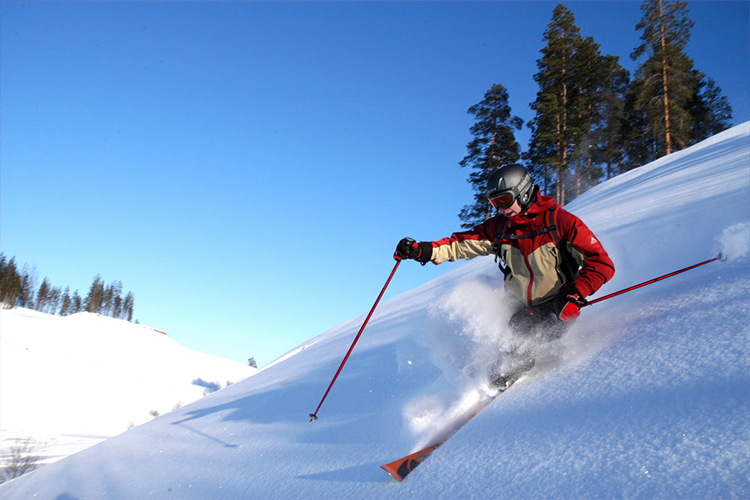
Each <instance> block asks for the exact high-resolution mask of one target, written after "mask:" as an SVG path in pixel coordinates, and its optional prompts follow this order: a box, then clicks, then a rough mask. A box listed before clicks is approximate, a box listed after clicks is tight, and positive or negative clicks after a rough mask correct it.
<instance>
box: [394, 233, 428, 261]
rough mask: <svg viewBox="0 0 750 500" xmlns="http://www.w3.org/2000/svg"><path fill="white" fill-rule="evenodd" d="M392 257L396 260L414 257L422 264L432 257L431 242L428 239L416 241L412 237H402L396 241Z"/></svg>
mask: <svg viewBox="0 0 750 500" xmlns="http://www.w3.org/2000/svg"><path fill="white" fill-rule="evenodd" d="M393 258H394V259H396V260H403V259H414V260H416V261H417V262H421V263H422V264H423V265H424V264H426V263H428V262H429V261H430V259H431V258H432V243H430V242H429V241H423V242H421V243H417V242H416V241H414V239H412V238H403V239H402V240H401V241H399V242H398V245H397V246H396V252H395V253H394V254H393Z"/></svg>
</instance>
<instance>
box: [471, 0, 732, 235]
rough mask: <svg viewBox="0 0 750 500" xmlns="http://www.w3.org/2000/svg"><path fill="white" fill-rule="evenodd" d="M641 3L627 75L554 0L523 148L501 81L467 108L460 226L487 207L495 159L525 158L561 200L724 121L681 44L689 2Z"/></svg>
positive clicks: (481, 216)
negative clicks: (466, 188) (468, 199)
mask: <svg viewBox="0 0 750 500" xmlns="http://www.w3.org/2000/svg"><path fill="white" fill-rule="evenodd" d="M641 11H642V14H643V17H642V18H641V20H640V21H639V22H638V24H637V25H636V26H635V29H636V30H637V31H640V32H641V36H640V40H641V44H640V45H638V46H637V47H635V48H634V49H633V52H632V53H631V54H630V57H631V59H632V60H633V61H640V62H639V65H638V67H637V70H636V72H635V74H634V75H633V76H632V77H631V75H630V74H629V72H628V71H627V70H626V69H625V68H623V66H622V65H621V64H620V61H619V57H617V56H613V55H609V54H602V52H601V47H600V45H599V44H598V43H596V41H595V40H594V39H593V37H585V36H583V35H582V34H581V31H580V29H579V28H578V26H576V24H575V16H574V14H573V12H572V11H571V10H570V9H568V8H567V7H566V6H565V5H563V4H558V5H557V6H556V7H555V8H554V11H553V13H552V21H551V22H550V23H549V24H548V25H547V29H546V30H545V32H544V36H543V41H544V42H545V46H544V47H543V48H542V50H541V51H540V52H541V57H540V58H539V59H538V60H537V68H538V72H537V73H536V74H535V75H534V81H535V82H536V83H537V84H538V86H539V90H538V92H537V96H536V100H535V101H534V102H532V103H531V104H530V107H531V109H532V110H533V111H534V112H535V115H534V117H533V118H532V119H531V120H530V121H529V122H528V123H527V124H526V126H527V127H528V128H529V129H530V130H531V139H530V142H529V145H528V150H527V151H526V152H522V151H521V146H520V145H519V144H518V142H517V141H516V139H515V135H514V134H515V131H517V130H521V129H522V127H523V125H524V123H523V120H522V119H521V118H519V117H518V116H515V115H513V113H512V110H511V108H510V105H509V104H508V92H507V90H506V89H505V87H504V86H503V85H500V84H495V85H493V86H492V87H491V88H490V89H489V90H488V91H487V92H486V93H485V95H484V99H483V100H482V101H481V102H479V103H478V104H476V105H474V106H472V107H470V108H469V110H468V113H469V114H471V115H473V116H474V117H475V119H476V121H475V123H474V125H473V126H472V127H471V129H470V132H471V134H472V135H473V139H472V140H471V142H469V144H468V145H467V150H468V153H467V155H466V156H465V157H464V158H463V160H461V162H460V165H461V166H462V167H469V168H470V169H471V170H472V172H471V173H470V174H469V178H468V182H469V184H471V186H472V188H473V190H474V202H473V203H472V204H468V205H466V206H464V208H463V209H462V210H461V212H460V214H459V218H460V219H461V220H462V221H463V226H464V227H466V228H470V227H473V226H474V225H476V224H478V223H480V222H482V221H483V220H485V219H487V218H488V217H490V216H491V215H492V207H491V206H490V204H489V202H488V200H487V199H486V198H485V193H484V189H485V186H486V183H487V180H488V179H489V177H490V175H491V174H492V172H494V171H495V170H497V169H498V168H501V167H503V166H506V165H509V164H512V163H523V164H524V165H525V166H526V168H527V169H528V170H529V171H530V172H531V173H532V175H533V176H534V178H535V180H536V182H537V184H538V185H539V186H540V187H541V190H542V192H543V193H547V194H550V195H553V196H555V198H556V200H557V202H558V203H560V204H561V205H564V204H565V203H567V202H569V201H571V200H573V199H574V198H576V197H578V196H580V195H581V194H583V192H585V191H586V190H587V189H589V188H590V187H593V186H594V185H596V184H598V183H599V182H601V181H603V180H606V179H609V178H610V177H613V176H615V175H617V174H620V173H622V172H625V171H627V170H631V169H633V168H636V167H639V166H641V165H644V164H646V163H649V162H651V161H653V160H655V159H657V158H659V157H661V156H664V155H668V154H671V153H673V152H675V151H677V150H680V149H683V148H686V147H688V146H691V145H693V144H696V143H698V142H700V141H702V140H704V139H706V138H707V137H710V136H712V135H714V134H716V133H718V132H721V131H722V130H725V129H727V128H729V126H730V123H731V120H732V108H731V106H730V105H729V101H728V100H727V98H726V97H725V96H723V95H722V92H721V89H720V88H719V87H718V86H717V85H716V82H715V81H714V80H713V79H711V78H709V77H707V76H706V75H705V74H704V73H702V72H701V71H699V70H698V69H696V68H695V67H694V65H693V60H692V59H691V58H690V57H689V56H688V55H687V53H686V52H685V48H686V45H687V43H688V41H689V40H690V36H691V30H692V28H693V26H694V22H693V21H691V20H690V18H689V9H688V3H687V2H685V1H677V0H645V1H644V2H643V3H642V4H641Z"/></svg>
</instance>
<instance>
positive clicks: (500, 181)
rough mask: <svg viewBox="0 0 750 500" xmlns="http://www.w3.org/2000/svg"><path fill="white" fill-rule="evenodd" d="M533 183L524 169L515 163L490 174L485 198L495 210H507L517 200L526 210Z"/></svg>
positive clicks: (529, 202)
mask: <svg viewBox="0 0 750 500" xmlns="http://www.w3.org/2000/svg"><path fill="white" fill-rule="evenodd" d="M533 194H534V181H533V180H532V179H531V174H529V173H528V172H527V171H526V169H525V168H523V167H522V166H521V165H518V164H516V163H514V164H512V165H507V166H505V167H502V168H499V169H497V170H495V171H494V172H492V174H491V175H490V180H489V181H488V182H487V196H488V198H489V199H490V202H491V203H492V205H493V206H494V207H495V208H498V209H500V208H508V207H510V206H511V205H513V203H514V202H515V201H516V200H518V204H519V205H521V208H523V209H526V208H527V207H528V206H529V205H530V204H531V201H532V198H533Z"/></svg>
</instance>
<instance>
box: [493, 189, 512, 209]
mask: <svg viewBox="0 0 750 500" xmlns="http://www.w3.org/2000/svg"><path fill="white" fill-rule="evenodd" d="M516 198H518V195H517V194H516V193H514V192H513V191H505V192H502V193H500V194H497V195H495V196H491V197H490V203H492V206H493V207H495V209H497V210H499V209H501V208H510V207H511V205H513V203H514V202H515V201H516Z"/></svg>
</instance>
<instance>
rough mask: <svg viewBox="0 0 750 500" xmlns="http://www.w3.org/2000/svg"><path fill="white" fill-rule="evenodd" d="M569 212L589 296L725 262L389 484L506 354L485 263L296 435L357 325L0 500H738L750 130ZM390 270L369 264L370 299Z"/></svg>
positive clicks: (614, 317)
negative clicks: (611, 267)
mask: <svg viewBox="0 0 750 500" xmlns="http://www.w3.org/2000/svg"><path fill="white" fill-rule="evenodd" d="M568 209H569V210H571V211H572V212H574V213H576V214H577V215H579V216H581V217H582V218H583V219H584V221H585V222H586V223H587V225H589V227H591V229H592V230H593V231H594V232H595V233H596V235H597V237H598V238H599V239H600V240H601V241H602V243H603V245H604V246H605V248H607V250H608V251H609V253H610V255H611V256H612V257H613V260H614V261H615V264H616V267H617V273H616V275H615V277H614V279H613V280H612V281H611V282H610V283H607V284H606V285H605V287H604V288H603V289H602V290H601V291H600V293H599V295H600V296H601V295H604V294H606V293H610V292H613V291H616V290H619V289H622V288H625V287H628V286H630V285H633V284H636V283H639V282H642V281H645V280H646V279H649V278H653V277H656V276H659V275H662V274H665V273H668V272H671V271H674V270H676V269H679V268H682V267H685V266H688V265H691V264H694V263H697V262H701V261H704V260H706V259H709V258H711V257H713V256H715V255H716V253H718V252H719V251H723V252H726V253H727V255H729V259H728V260H727V261H726V262H720V261H716V262H713V263H711V264H708V265H706V266H703V267H700V268H697V269H695V270H693V271H690V272H688V273H684V274H681V275H679V276H676V277H674V278H670V279H669V280H665V281H661V282H659V283H656V284H654V285H651V286H648V287H645V288H642V289H639V290H637V291H634V292H631V293H628V294H625V295H621V296H619V297H616V298H613V299H611V300H607V301H604V302H601V303H599V304H596V305H594V306H592V307H590V308H586V309H585V310H584V312H583V314H582V316H581V318H580V319H579V320H578V322H577V323H576V324H575V325H574V327H573V328H572V329H571V331H570V332H569V333H568V334H567V335H566V336H565V337H564V338H563V339H562V340H561V341H560V342H558V343H554V344H549V346H548V348H547V349H546V350H545V352H544V353H543V356H542V358H541V359H540V361H539V363H538V366H537V367H536V368H535V370H534V371H533V373H532V376H530V377H528V378H527V379H525V380H523V381H522V382H519V383H518V384H516V385H515V386H513V387H512V388H511V389H510V390H509V391H507V392H506V393H504V394H503V395H502V396H501V397H499V398H498V399H496V400H495V401H494V402H493V403H492V404H491V405H490V406H489V407H488V408H487V409H485V410H484V411H483V412H482V413H480V414H479V415H478V416H477V417H476V418H474V419H473V420H472V421H471V422H470V423H469V424H468V425H466V426H465V427H464V428H462V429H461V430H460V431H459V432H458V433H457V434H455V435H454V436H453V437H452V438H451V439H450V440H449V441H448V442H447V443H446V444H445V445H443V446H442V447H441V448H440V449H439V450H438V451H437V452H435V453H434V454H433V455H432V456H431V457H430V458H429V459H428V460H427V461H426V462H425V463H424V464H422V465H421V466H420V467H419V468H418V469H417V470H415V471H414V472H413V473H412V474H411V475H410V476H409V477H408V478H407V479H406V480H405V481H404V482H403V483H400V484H396V483H395V481H394V480H393V479H391V478H390V477H389V476H388V475H387V474H386V473H385V472H383V471H382V470H380V468H379V465H381V464H384V463H388V462H390V461H392V460H395V459H396V458H399V457H401V456H404V455H406V454H408V453H409V452H411V451H414V450H416V449H417V448H418V447H420V446H422V445H423V444H424V443H426V442H429V440H430V439H434V438H435V437H436V436H438V435H439V433H440V431H441V427H442V425H444V424H445V422H447V421H449V420H450V418H451V415H453V414H454V412H455V411H456V410H457V409H458V408H459V407H460V406H461V405H464V404H466V402H467V401H468V402H470V401H471V400H472V397H473V396H472V395H473V394H474V391H476V390H477V387H478V380H477V378H476V376H475V375H474V374H475V373H477V372H481V368H482V367H483V366H486V364H487V363H488V361H489V360H490V359H491V358H492V356H493V354H494V353H495V352H497V350H498V349H499V348H500V347H502V345H503V343H504V342H507V339H506V338H505V332H504V328H503V325H504V322H505V321H507V317H508V314H509V312H508V311H507V310H505V307H504V306H503V291H502V287H501V285H500V283H499V280H500V278H499V273H500V272H499V271H498V270H497V268H496V265H495V263H494V262H493V259H492V258H491V257H490V258H482V259H475V260H473V261H470V262H466V263H463V264H460V265H456V266H455V269H454V270H452V271H450V272H448V273H446V274H444V275H442V276H441V277H439V278H436V279H435V280H432V281H430V282H428V283H426V284H425V285H423V286H421V287H419V288H417V289H415V290H412V291H410V292H407V293H405V294H403V295H400V296H398V297H395V298H390V299H389V300H387V301H385V302H383V303H382V304H381V305H380V306H379V308H378V310H377V311H376V312H375V314H374V315H373V317H372V319H371V321H370V323H369V325H368V327H367V330H366V331H365V332H364V334H363V336H362V338H361V339H360V342H359V344H358V345H357V347H356V349H355V350H354V352H353V353H352V355H351V357H350V359H349V362H348V364H347V365H346V367H345V368H344V370H343V371H342V373H341V376H340V377H339V379H338V381H337V383H336V385H335V386H334V387H333V389H332V391H331V393H330V394H329V396H328V399H327V400H326V402H325V404H324V406H323V407H322V408H321V410H320V412H319V413H318V417H319V420H318V421H316V422H313V423H312V424H309V425H308V420H309V418H308V414H309V413H310V412H311V411H313V410H314V409H315V407H316V405H317V404H318V402H319V400H320V398H321V396H322V395H323V392H324V390H325V389H326V387H327V385H328V383H329V382H330V380H331V377H332V376H333V375H334V373H335V371H336V369H337V368H338V366H339V363H340V362H341V359H342V357H343V355H344V354H345V352H346V350H347V349H348V347H349V345H350V344H351V342H352V340H353V339H354V336H355V335H356V333H357V331H358V329H359V327H360V326H361V323H362V320H363V319H364V317H361V318H356V319H354V320H352V321H349V322H346V323H343V324H341V325H339V326H337V327H334V328H332V329H331V330H329V331H327V332H324V333H322V334H320V335H318V336H317V337H315V338H314V339H311V340H310V341H308V342H305V343H304V344H303V345H302V346H300V347H299V348H297V349H294V350H292V351H290V352H289V353H287V354H286V355H284V356H282V358H280V359H279V360H277V362H275V363H274V364H272V365H271V366H268V367H266V368H265V369H264V370H261V371H259V372H258V373H257V374H256V375H254V376H253V377H251V378H248V379H247V380H244V381H242V382H239V383H237V384H234V385H232V386H231V387H228V388H226V389H224V390H222V391H219V392H217V393H215V394H211V395H209V396H207V397H205V398H203V399H200V400H198V401H196V402H195V403H193V404H190V405H186V406H184V407H182V408H179V409H177V410H175V411H173V412H171V413H168V414H166V415H164V416H162V417H160V418H157V419H156V420H154V421H152V422H149V423H147V424H145V425H142V426H140V427H137V428H135V429H133V430H131V431H129V432H125V433H123V434H120V435H118V436H116V437H114V438H111V439H109V440H107V441H105V442H103V443H101V444H99V445H97V446H95V447H92V448H90V449H87V450H84V451H83V452H81V453H78V454H76V455H73V456H71V457H68V458H67V459H64V460H61V461H59V462H57V463H54V464H51V465H48V466H46V467H44V468H42V469H40V470H38V471H36V472H33V473H31V474H29V475H27V476H24V477H22V478H20V479H18V480H15V481H12V482H10V483H8V484H5V485H3V486H0V496H2V498H3V499H9V500H13V499H20V498H30V497H32V496H34V497H35V498H47V499H56V498H114V499H123V500H125V499H127V500H131V499H138V498H181V499H206V498H212V499H219V500H222V499H226V500H230V499H236V498H243V499H253V498H257V499H288V498H304V499H326V500H328V499H330V498H368V499H392V498H398V499H402V498H403V499H407V498H409V499H412V498H413V499H428V498H429V499H440V498H444V499H462V498H496V499H505V498H507V499H514V498H576V499H583V498H597V499H598V498H670V499H671V498H745V497H746V496H747V494H748V492H750V465H749V464H750V438H749V437H748V433H747V416H748V414H750V359H749V358H748V355H747V345H748V340H749V339H750V255H749V253H750V124H747V123H746V124H743V125H740V126H738V127H735V128H733V129H731V130H729V131H727V132H724V133H722V134H719V135H718V136H716V137H714V138H711V139H709V140H708V141H705V142H703V143H701V144H698V145H696V146H694V147H692V148H690V149H688V150H685V151H682V152H680V153H677V154H674V155H670V156H669V157H666V158H663V159H660V160H658V161H657V162H655V163H653V164H650V165H646V166H644V167H642V168H640V169H637V170H634V171H631V172H628V173H627V174H624V175H623V176H620V177H618V178H615V179H612V180H611V181H608V182H606V183H604V184H602V185H600V186H598V187H597V188H595V189H592V190H591V191H590V192H588V193H586V194H585V195H584V196H582V197H581V198H579V199H577V200H576V201H575V202H574V203H571V204H570V206H569V207H568ZM385 222H387V221H385ZM398 236H399V235H395V237H398ZM441 236H445V235H424V236H423V237H424V238H437V237H441ZM370 264H371V265H372V263H370ZM408 264H409V263H408V262H407V263H404V264H403V265H408ZM392 265H393V263H392V261H389V260H387V259H385V258H384V262H383V263H382V266H383V275H384V278H385V276H386V275H387V273H388V271H389V270H390V268H391V266H392ZM444 265H450V264H444ZM394 279H395V280H397V279H398V274H396V276H395V277H394ZM373 292H375V291H373ZM368 306H369V304H363V309H366V308H367V307H368ZM52 407H54V408H55V411H57V409H58V408H59V407H57V406H54V405H50V406H49V407H48V408H52ZM46 412H47V414H49V409H47V410H46Z"/></svg>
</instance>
